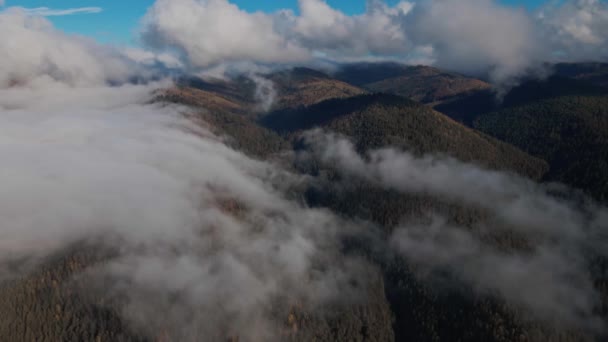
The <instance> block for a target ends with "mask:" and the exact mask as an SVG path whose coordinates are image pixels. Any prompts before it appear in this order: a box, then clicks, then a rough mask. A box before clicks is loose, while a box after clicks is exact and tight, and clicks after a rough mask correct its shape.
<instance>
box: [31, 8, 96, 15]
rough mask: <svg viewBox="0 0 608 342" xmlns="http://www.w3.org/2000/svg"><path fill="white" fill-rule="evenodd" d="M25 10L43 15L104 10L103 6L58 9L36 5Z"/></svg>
mask: <svg viewBox="0 0 608 342" xmlns="http://www.w3.org/2000/svg"><path fill="white" fill-rule="evenodd" d="M23 10H24V11H25V12H26V13H27V14H29V15H39V16H43V17H53V16H64V15H74V14H94V13H101V12H103V8H101V7H78V8H66V9H56V8H48V7H36V8H23Z"/></svg>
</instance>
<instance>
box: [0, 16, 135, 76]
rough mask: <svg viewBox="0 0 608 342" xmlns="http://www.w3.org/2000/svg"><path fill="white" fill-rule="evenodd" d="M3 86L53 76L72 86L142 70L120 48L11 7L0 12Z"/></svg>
mask: <svg viewBox="0 0 608 342" xmlns="http://www.w3.org/2000/svg"><path fill="white" fill-rule="evenodd" d="M0 54H1V55H2V63H0V87H5V86H8V85H11V84H12V85H19V84H21V85H22V84H27V83H34V82H37V81H40V80H41V79H44V78H46V79H50V80H55V81H61V82H65V83H70V84H72V85H77V84H78V85H83V84H89V85H91V84H101V83H105V82H115V81H124V80H126V79H128V78H129V77H132V76H134V75H136V74H138V73H139V71H140V70H138V69H137V68H136V67H134V65H132V62H130V61H129V60H128V59H127V58H125V57H123V56H122V55H121V54H120V53H118V52H117V51H113V50H112V49H108V48H104V47H101V46H99V45H98V44H96V43H95V42H93V41H92V40H89V39H86V38H83V37H78V36H69V35H66V34H65V33H63V32H60V31H57V30H55V29H54V28H53V26H52V25H51V23H50V22H49V21H48V20H46V19H45V18H43V17H40V16H30V15H28V14H27V13H26V12H24V11H23V10H22V9H18V8H9V9H8V10H7V11H4V12H2V13H0Z"/></svg>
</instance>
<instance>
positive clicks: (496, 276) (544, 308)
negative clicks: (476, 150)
mask: <svg viewBox="0 0 608 342" xmlns="http://www.w3.org/2000/svg"><path fill="white" fill-rule="evenodd" d="M306 137H307V141H308V142H309V143H310V144H311V147H312V151H313V152H312V153H313V155H316V156H317V157H318V158H319V160H321V161H323V162H324V163H327V164H326V165H329V166H330V167H332V168H334V169H335V170H336V171H337V172H340V173H342V174H343V175H348V176H354V177H359V178H362V179H365V180H367V181H369V182H371V183H372V184H376V185H378V186H381V187H385V188H387V189H391V190H395V191H399V192H402V193H406V194H427V195H430V196H432V197H434V198H438V199H441V200H443V201H446V202H448V203H456V204H458V205H462V204H465V205H467V207H473V208H480V209H482V210H484V216H485V217H486V219H485V221H483V222H479V223H478V224H477V225H478V226H476V227H475V229H473V230H474V231H476V232H475V233H474V232H472V231H471V228H470V227H468V228H467V227H458V226H453V225H451V224H448V223H447V222H446V221H445V220H443V219H442V218H441V217H432V219H431V222H430V223H426V222H425V220H424V218H420V217H417V218H415V219H416V221H417V222H406V223H404V224H402V225H400V226H399V227H398V228H397V230H396V232H395V233H394V235H393V237H392V243H393V246H394V247H395V248H396V249H397V251H398V252H399V253H401V254H402V255H404V256H406V257H407V259H408V260H409V261H410V262H412V264H413V265H415V266H416V267H419V268H421V269H422V270H423V271H425V272H433V271H434V270H442V269H446V268H448V269H449V270H451V271H452V272H454V274H455V275H456V277H457V279H462V280H464V281H466V282H467V283H468V284H470V285H472V286H473V287H474V288H475V289H477V290H478V291H480V292H482V293H490V294H495V293H498V294H499V295H500V296H501V297H502V298H504V299H505V300H506V301H507V303H509V304H511V305H515V307H523V308H525V309H527V310H529V311H530V312H532V314H533V315H535V316H537V317H540V318H542V319H545V320H547V321H551V322H560V324H571V325H573V326H575V327H577V328H581V329H590V330H591V331H594V332H597V331H599V329H601V328H602V327H604V326H605V325H604V324H603V323H602V321H601V319H600V318H599V316H597V313H596V312H595V310H596V309H597V307H596V305H597V303H598V301H597V299H598V298H599V294H598V293H597V290H596V289H595V288H594V287H593V278H592V277H591V276H590V274H589V273H588V271H587V267H588V266H587V263H586V262H587V261H588V260H586V258H587V257H589V258H594V257H596V256H602V257H605V256H606V253H607V252H606V251H608V239H607V238H606V235H605V232H606V229H607V228H608V208H605V207H601V206H598V205H596V204H595V203H593V202H592V201H590V200H585V201H580V202H579V201H570V200H567V199H564V198H561V197H559V198H558V197H553V196H551V195H550V194H549V192H550V191H555V190H557V188H552V189H549V188H546V187H545V186H542V185H539V184H536V183H534V182H532V181H530V180H528V179H524V178H521V177H518V176H516V175H513V174H506V173H501V172H497V171H491V170H484V169H482V168H479V167H477V166H475V165H472V164H467V163H463V162H460V161H458V160H455V159H450V158H445V157H436V156H430V155H429V156H423V157H417V156H414V155H412V154H410V153H407V152H403V151H397V150H395V149H390V148H387V149H381V150H374V151H370V152H369V153H368V154H367V155H366V156H361V155H360V154H359V153H358V152H357V151H356V150H355V147H354V146H353V144H352V143H351V142H349V141H348V140H346V139H345V138H342V137H338V136H335V135H331V134H325V133H323V132H321V131H318V130H317V131H312V132H309V133H308V134H307V136H306ZM561 190H564V189H561ZM505 232H507V233H508V234H509V236H514V237H520V238H523V239H524V240H525V241H526V243H527V244H529V245H528V246H527V247H526V248H524V249H523V250H519V249H517V248H514V249H509V248H497V247H496V246H495V245H493V244H492V243H488V241H493V238H492V236H493V235H492V234H499V235H500V234H501V233H505ZM484 237H485V238H484ZM488 237H489V238H488Z"/></svg>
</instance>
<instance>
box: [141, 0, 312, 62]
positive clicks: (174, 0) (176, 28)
mask: <svg viewBox="0 0 608 342" xmlns="http://www.w3.org/2000/svg"><path fill="white" fill-rule="evenodd" d="M144 40H145V41H146V42H148V43H149V44H150V45H152V46H161V47H170V48H174V49H178V50H179V51H180V52H181V53H183V55H184V56H185V57H186V59H187V61H188V62H189V64H191V65H192V66H195V67H206V66H210V65H213V64H216V63H219V62H230V61H248V60H253V61H256V62H289V61H302V60H305V59H307V58H308V57H309V54H308V52H307V51H306V50H305V49H303V48H302V47H300V46H298V45H296V44H295V43H294V42H293V41H291V40H289V39H287V38H286V37H283V36H281V34H279V33H278V32H276V31H275V27H274V21H273V18H272V17H271V16H269V15H266V14H263V13H261V12H258V13H247V12H244V11H242V10H240V9H239V8H238V7H237V6H236V5H234V4H231V3H229V2H228V1H227V0H158V1H156V3H154V5H153V6H152V7H151V8H150V10H149V11H148V13H147V14H146V17H145V18H144Z"/></svg>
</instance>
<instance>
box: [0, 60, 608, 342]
mask: <svg viewBox="0 0 608 342" xmlns="http://www.w3.org/2000/svg"><path fill="white" fill-rule="evenodd" d="M559 68H562V69H559ZM602 68H603V67H602V66H601V65H600V66H595V65H591V66H578V65H576V66H571V65H562V66H558V69H559V70H558V75H557V76H554V77H550V78H547V79H546V80H541V81H538V80H529V81H526V82H524V83H523V84H521V85H519V86H517V87H515V88H513V89H511V90H510V91H509V92H508V93H506V94H504V97H503V98H497V95H496V93H495V92H494V90H493V89H491V88H490V86H489V85H488V84H486V83H484V82H483V81H480V80H477V79H474V78H468V77H465V76H462V75H458V74H454V73H449V72H444V71H441V70H438V69H435V68H430V67H421V66H419V67H410V66H404V65H401V64H393V63H369V64H350V65H346V66H344V67H343V68H341V69H340V70H339V71H337V72H336V73H335V74H328V73H325V72H321V71H317V70H314V69H309V68H293V69H289V70H283V71H276V72H270V73H267V74H263V75H255V76H251V75H250V76H239V77H235V78H232V79H225V80H218V79H206V80H203V79H200V78H195V77H193V78H183V79H181V80H178V82H177V85H176V86H175V87H173V88H170V89H165V90H162V91H159V92H157V94H156V98H155V101H158V102H163V103H177V104H181V105H185V106H187V109H185V110H184V111H183V112H184V115H185V116H187V117H188V118H190V119H191V120H192V124H193V125H199V126H200V127H202V128H204V129H208V130H210V131H212V132H213V133H215V134H216V135H218V136H219V137H220V139H222V140H223V141H225V142H226V144H227V145H228V146H230V147H232V148H234V149H236V150H238V151H241V152H243V153H245V154H247V155H249V156H252V157H254V158H256V159H260V160H266V161H272V162H275V161H276V162H278V163H280V164H281V165H286V169H287V170H288V171H289V172H291V173H293V174H294V175H295V176H296V178H297V179H298V180H299V182H300V183H298V185H297V186H295V188H294V189H291V188H290V189H289V190H287V191H284V192H285V193H282V195H281V196H285V197H286V198H289V199H291V198H295V200H296V201H298V203H299V204H301V205H302V206H303V207H306V208H316V209H319V210H320V211H321V212H323V213H327V212H330V213H332V214H335V215H336V216H337V217H340V218H344V219H347V220H352V221H354V222H364V223H365V224H363V225H362V227H363V228H364V229H365V231H363V232H362V234H361V235H356V234H351V235H349V234H346V237H345V238H343V239H342V240H340V244H337V247H336V249H337V253H339V254H340V255H341V257H339V258H336V259H332V262H336V263H340V262H343V261H344V260H343V259H342V257H346V256H348V257H353V258H356V259H357V260H360V261H361V265H364V266H363V267H362V268H364V270H362V272H363V273H361V274H362V275H363V276H362V277H361V278H360V279H349V282H354V283H356V284H363V286H362V288H363V289H364V291H363V292H361V293H360V295H359V296H358V297H357V298H356V300H352V301H347V302H329V303H324V304H322V305H312V304H311V305H307V304H308V303H305V302H297V301H296V302H295V303H293V302H290V300H291V299H292V298H277V299H276V302H273V304H272V305H268V304H267V303H264V304H263V305H268V306H270V307H271V308H266V307H264V309H269V310H270V311H272V313H273V314H274V318H275V319H276V321H277V322H279V323H280V324H279V327H280V332H278V333H279V334H280V336H281V337H282V338H283V339H284V340H288V341H311V340H314V341H337V340H338V341H454V340H459V341H501V342H502V341H504V342H507V341H521V342H528V341H567V342H570V341H600V340H601V339H600V338H596V337H595V336H589V335H587V334H586V333H585V332H582V331H579V330H576V329H570V327H569V326H561V325H560V324H558V323H555V322H547V321H543V320H541V319H538V318H537V317H530V315H528V314H527V313H525V312H524V311H523V310H522V309H521V308H520V307H519V306H518V303H512V302H509V300H508V299H507V298H503V297H502V296H501V295H500V294H499V293H494V291H493V290H492V289H488V290H485V289H484V290H482V291H480V290H479V289H478V288H476V285H475V284H468V283H466V282H465V281H463V280H462V279H461V278H459V277H458V276H457V275H455V274H453V273H450V272H449V270H447V269H440V270H439V271H438V272H436V273H437V274H435V273H433V274H432V276H430V277H427V276H426V275H425V271H424V270H421V269H419V268H418V267H417V266H416V265H413V264H411V263H410V261H409V260H408V259H406V258H405V257H402V256H398V255H394V253H393V252H391V251H390V250H391V248H390V247H389V244H390V243H391V241H392V240H391V237H392V236H393V234H394V233H395V231H396V230H397V229H399V228H402V225H403V224H404V222H410V221H414V222H419V221H425V220H427V219H428V218H429V215H438V216H441V217H443V218H445V220H446V224H449V225H454V226H457V227H460V228H462V229H463V230H465V231H466V232H467V233H469V234H472V236H475V237H479V238H483V239H488V240H490V245H491V246H492V247H495V248H496V249H497V251H499V256H498V257H500V256H502V255H509V253H512V252H514V251H518V252H522V251H523V252H525V253H528V254H524V255H526V256H527V255H532V254H534V252H535V251H534V247H533V246H534V243H533V241H529V240H528V239H526V238H522V237H521V236H520V235H518V233H517V232H512V231H506V232H504V231H502V230H501V229H502V228H503V227H502V226H501V225H500V224H498V223H497V222H495V221H491V218H490V217H491V214H489V213H488V210H486V209H484V208H483V207H482V206H479V205H475V204H470V203H462V202H459V201H457V200H454V199H450V198H449V197H448V198H444V197H442V196H439V195H436V194H431V193H427V192H415V191H412V192H409V193H404V192H402V191H397V190H395V189H392V188H390V187H386V186H382V185H381V184H378V182H375V181H372V180H368V179H365V178H361V177H357V176H353V175H348V174H344V173H343V172H340V170H339V169H338V166H336V165H333V164H331V163H328V162H326V161H324V160H322V159H321V158H319V157H318V156H317V155H315V154H314V153H313V151H312V147H311V146H310V144H309V142H308V141H307V140H306V138H305V137H304V136H305V134H306V133H310V130H311V129H315V128H320V129H322V130H323V131H324V132H329V133H336V134H339V135H340V136H343V137H346V138H347V139H348V140H349V141H351V142H352V143H353V144H354V146H355V149H356V152H358V153H359V154H361V155H362V156H363V158H364V159H365V158H367V157H369V156H368V155H367V153H368V152H370V151H372V150H375V149H382V148H392V149H395V150H398V151H407V152H409V153H411V154H412V155H414V156H416V157H421V156H428V155H432V156H439V157H450V158H453V159H455V160H458V161H462V162H467V163H472V164H474V165H476V166H478V167H480V168H481V169H483V170H498V171H503V172H504V173H506V174H509V175H514V174H517V175H520V176H523V177H525V178H528V179H530V180H534V181H560V182H564V183H566V184H570V185H572V186H575V187H577V188H579V189H583V190H586V191H588V192H589V193H591V194H593V195H594V196H595V197H596V198H598V199H602V200H608V198H607V197H606V194H607V193H608V183H607V182H606V179H607V178H608V163H607V162H606V160H608V112H607V108H608V95H606V93H605V90H604V89H603V88H602V87H601V85H602V83H601V81H598V80H600V79H601V77H600V76H601V75H602V73H603V69H602ZM588 75H593V76H588ZM598 75H600V76H598ZM265 101H269V102H268V103H270V104H271V105H270V106H269V107H267V108H263V106H261V103H262V102H265ZM432 106H434V108H433V107H432ZM266 109H268V111H267V112H266ZM193 128H197V129H198V128H199V127H193ZM370 158H371V157H370ZM201 172H204V170H201ZM454 181H457V180H456V179H455V180H454ZM273 191H277V192H280V191H283V189H274V190H273ZM217 209H218V210H220V211H221V212H225V213H229V214H230V215H232V216H233V217H234V218H235V219H238V218H239V215H241V214H243V211H244V210H246V208H244V207H241V206H240V204H239V199H229V200H226V201H225V202H222V203H218V208H217ZM270 215H274V216H278V217H281V216H283V215H284V213H280V212H277V213H270ZM262 222H263V221H262ZM488 222H489V223H490V224H489V227H490V229H489V231H485V232H484V231H482V230H480V227H481V226H483V225H484V224H486V223H488ZM220 228H221V226H218V229H220ZM524 228H527V227H524ZM337 229H342V227H337ZM347 233H349V232H347ZM441 237H442V236H438V237H437V238H438V239H440V238H441ZM448 247H449V246H446V248H448ZM279 249H280V247H277V250H279ZM470 250H475V246H468V247H467V250H466V251H464V252H463V253H465V254H466V253H468V252H471V251H470ZM116 253H119V251H114V250H112V248H111V247H105V246H99V245H90V244H89V243H84V242H83V243H78V244H76V245H74V246H73V247H72V248H70V249H68V250H62V251H57V253H56V254H55V255H53V256H52V257H50V258H48V259H46V260H42V261H40V263H39V264H33V265H35V267H34V268H30V267H29V266H31V265H30V261H29V260H23V261H19V262H15V263H14V264H11V265H9V267H8V269H11V270H20V271H22V273H20V274H21V275H20V276H18V277H15V278H8V279H6V280H5V279H4V278H3V279H2V281H0V317H2V318H1V319H0V340H7V341H18V342H19V341H33V340H41V341H84V340H86V341H89V340H91V341H163V342H165V341H171V339H170V337H175V336H180V335H179V334H180V332H178V331H177V332H176V331H171V327H166V326H163V325H162V324H160V325H159V326H153V327H147V328H149V329H151V330H152V331H153V332H154V333H152V334H149V333H144V332H143V331H140V329H138V327H137V326H133V325H132V324H130V323H131V322H129V320H127V319H125V318H124V316H123V311H122V309H123V307H124V305H125V303H124V302H121V298H117V297H114V296H112V294H110V295H108V294H107V293H104V291H103V287H104V286H105V285H107V284H106V283H104V280H103V279H102V280H100V279H97V278H89V275H90V274H91V273H90V272H89V271H91V270H95V269H96V267H97V266H98V265H103V264H106V263H109V262H111V261H112V260H113V258H115V257H116ZM473 255H475V254H473ZM524 259H525V258H524ZM525 260H527V259H525ZM587 262H588V261H587V260H585V261H584V262H581V264H584V265H585V266H581V267H587ZM594 263H597V264H599V266H597V268H594V267H595V264H594ZM589 264H590V265H593V267H592V266H589V270H590V272H591V270H593V272H595V273H594V274H593V281H594V283H593V284H591V285H590V286H595V288H597V289H599V290H598V293H599V294H600V295H601V298H599V296H598V298H597V300H598V302H600V303H601V304H600V306H601V308H603V309H601V308H600V309H598V310H604V311H602V312H599V313H598V315H601V317H603V318H605V317H607V316H608V309H607V308H608V306H607V304H606V303H608V286H607V285H606V284H608V280H607V278H608V277H605V274H607V273H606V271H605V270H606V269H608V266H606V265H608V263H606V262H605V260H604V259H601V258H600V259H599V260H598V261H595V260H593V261H589ZM325 266H326V265H318V266H316V267H320V268H323V267H325ZM551 266H552V265H549V267H551ZM553 266H554V265H553ZM463 267H465V266H464V265H463ZM2 275H3V274H0V276H2ZM336 276H339V275H336ZM488 276H490V277H492V276H493V273H491V274H490V275H488ZM311 277H314V274H313V275H311ZM535 285H537V284H532V285H530V286H535ZM545 285H548V284H545ZM525 286H528V285H527V284H523V285H522V288H521V289H519V287H518V291H524V292H525V290H526V288H525ZM286 293H288V294H289V291H287V292H286ZM177 295H178V294H177V293H176V296H177ZM287 297H289V296H287ZM151 300H152V299H151ZM283 301H286V302H287V303H289V305H285V302H283ZM261 305H262V304H261ZM159 315H160V314H159ZM159 317H160V318H159V321H162V316H159ZM191 323H192V324H196V322H191ZM199 323H200V322H199ZM201 338H204V339H205V340H221V341H226V340H228V341H240V340H244V341H247V336H241V335H240V334H239V332H238V331H230V332H226V333H225V334H224V335H222V336H204V337H200V336H199V337H198V339H201ZM174 340H175V339H174ZM177 340H179V339H177Z"/></svg>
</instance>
